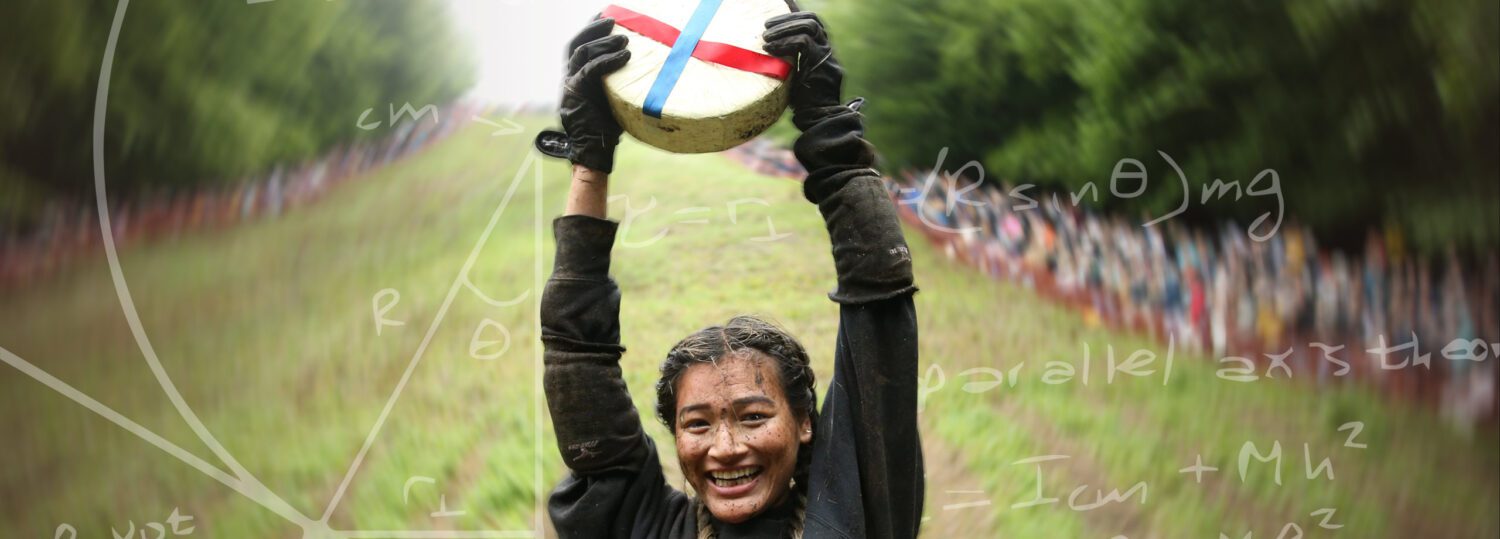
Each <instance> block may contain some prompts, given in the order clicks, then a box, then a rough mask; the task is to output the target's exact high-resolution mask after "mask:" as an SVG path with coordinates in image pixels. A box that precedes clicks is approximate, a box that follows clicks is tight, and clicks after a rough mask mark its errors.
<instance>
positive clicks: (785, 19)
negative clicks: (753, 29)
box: [761, 11, 844, 131]
mask: <svg viewBox="0 0 1500 539" xmlns="http://www.w3.org/2000/svg"><path fill="white" fill-rule="evenodd" d="M761 38H762V39H764V40H765V42H766V44H765V46H764V48H765V50H766V52H768V53H770V54H772V55H775V56H784V57H791V58H795V59H796V65H797V70H796V75H795V76H794V77H792V81H791V97H790V103H789V105H790V106H791V108H792V123H794V124H796V125H797V128H798V129H802V130H804V131H806V130H807V128H808V127H809V126H811V125H812V124H814V123H817V121H818V120H819V119H821V118H823V117H825V116H827V115H829V114H832V113H835V112H837V109H839V108H842V107H840V105H839V103H841V99H840V92H841V91H842V88H843V84H844V68H843V67H842V66H840V65H839V63H838V60H836V59H834V57H833V46H832V45H831V44H830V43H829V41H828V32H827V31H826V30H824V28H823V20H822V19H819V18H818V16H817V15H815V14H813V13H811V12H807V11H797V12H792V13H787V14H785V15H777V16H775V17H771V18H770V19H768V20H767V21H766V33H765V34H763V35H762V36H761Z"/></svg>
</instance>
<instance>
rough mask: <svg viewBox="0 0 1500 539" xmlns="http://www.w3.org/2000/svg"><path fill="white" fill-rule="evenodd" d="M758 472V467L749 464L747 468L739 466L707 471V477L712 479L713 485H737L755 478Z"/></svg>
mask: <svg viewBox="0 0 1500 539" xmlns="http://www.w3.org/2000/svg"><path fill="white" fill-rule="evenodd" d="M759 474H760V467H759V466H751V467H749V468H740V469H738V470H728V471H723V472H709V473H708V477H709V480H710V481H713V483H714V484H715V485H718V486H721V487H737V486H740V485H743V484H745V483H749V482H751V481H753V480H755V476H756V475H759Z"/></svg>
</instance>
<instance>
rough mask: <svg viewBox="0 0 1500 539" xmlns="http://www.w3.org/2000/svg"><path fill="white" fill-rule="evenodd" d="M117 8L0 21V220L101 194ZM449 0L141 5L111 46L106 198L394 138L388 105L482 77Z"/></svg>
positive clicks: (35, 5) (189, 184)
mask: <svg viewBox="0 0 1500 539" xmlns="http://www.w3.org/2000/svg"><path fill="white" fill-rule="evenodd" d="M115 8H116V3H115V2H113V1H109V0H50V1H47V2H19V3H17V4H16V5H11V6H7V7H6V8H5V11H6V12H8V15H7V16H4V17H0V34H4V35H6V36H7V37H6V39H7V42H9V43H12V45H7V46H6V47H4V48H0V90H3V95H4V101H3V102H4V107H5V109H6V113H4V114H0V223H3V222H6V221H9V222H10V223H11V224H12V225H14V224H15V223H17V222H24V221H25V219H26V218H27V216H28V213H29V212H35V211H38V210H37V208H38V206H40V205H41V204H42V203H45V202H46V201H49V200H55V199H58V198H72V199H78V198H81V197H88V196H92V193H93V173H92V136H93V135H92V129H93V115H94V97H95V89H96V85H97V83H98V76H99V71H100V65H101V61H102V60H103V58H104V53H105V45H106V42H107V38H108V35H109V30H110V23H111V21H112V19H113V17H114V14H115ZM472 64H473V62H472V58H471V56H470V55H469V52H468V46H467V44H466V43H463V42H462V41H461V39H460V38H459V37H458V36H457V35H456V34H455V32H454V28H453V24H452V18H451V17H450V15H449V14H448V12H447V6H446V5H445V4H444V3H443V2H441V1H440V0H399V1H369V2H325V1H308V0H274V1H266V2H257V3H249V2H244V1H231V0H213V1H203V0H136V1H135V2H131V3H130V4H129V9H128V10H127V12H126V14H125V17H124V20H123V23H122V26H121V31H120V36H119V39H118V43H117V44H116V47H115V49H114V55H113V74H112V77H111V81H110V85H109V88H108V91H109V93H108V100H109V102H108V103H109V104H108V109H107V112H106V124H107V129H106V130H105V133H104V135H105V139H104V143H105V144H104V148H105V160H106V163H107V168H106V173H107V175H108V179H109V188H110V190H111V194H112V195H114V194H116V193H118V194H122V195H124V194H128V193H130V192H132V191H137V190H162V189H177V188H199V187H205V186H213V185H215V184H220V183H230V182H233V181H235V180H236V179H237V178H239V177H242V176H244V175H248V174H253V173H257V172H263V171H265V170H266V169H268V168H270V167H272V166H274V165H275V164H280V163H291V162H296V161H299V160H303V159H307V158H309V157H312V156H316V155H319V154H321V153H324V152H326V151H328V150H330V149H331V148H333V147H334V146H336V145H338V144H341V143H345V142H353V141H356V140H359V139H364V138H369V137H380V136H383V135H386V134H388V132H387V131H385V130H364V129H360V128H359V127H357V126H356V123H357V122H356V119H357V118H358V117H359V115H360V114H361V112H362V111H364V110H366V109H369V108H371V107H374V108H375V109H376V110H378V111H384V110H385V109H386V107H387V106H388V104H389V103H397V104H404V103H408V102H409V103H413V104H416V106H418V107H420V106H422V105H423V104H442V103H447V102H449V101H451V100H452V99H454V98H456V97H457V96H458V95H459V94H461V93H462V92H463V91H465V90H466V89H467V88H469V87H470V86H471V85H472V83H473V80H474V79H473V77H474V70H473V65H472Z"/></svg>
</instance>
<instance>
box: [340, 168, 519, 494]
mask: <svg viewBox="0 0 1500 539" xmlns="http://www.w3.org/2000/svg"><path fill="white" fill-rule="evenodd" d="M535 160H536V156H535V155H534V154H530V153H528V154H527V156H526V160H525V161H524V162H522V164H521V169H520V170H518V171H516V178H515V179H514V180H511V182H510V189H508V190H506V192H505V199H504V200H501V201H500V205H499V206H496V207H495V212H494V213H493V214H491V215H490V223H489V225H488V226H486V227H485V228H484V233H483V234H481V235H480V236H479V241H477V242H475V243H474V248H473V249H472V250H470V251H469V259H468V260H466V261H464V266H463V268H462V269H460V270H459V271H458V275H457V276H456V277H454V278H453V284H452V285H450V286H449V287H448V296H447V297H446V298H443V305H442V306H441V307H438V312H437V316H436V317H434V318H433V320H432V324H431V325H429V326H428V327H427V334H426V335H425V336H423V337H422V343H421V344H419V345H417V351H416V352H415V353H413V354H412V356H411V362H410V363H408V364H407V365H406V372H404V373H402V374H401V381H399V382H397V383H396V389H395V391H393V392H391V397H390V398H389V399H387V400H386V401H385V408H384V409H382V410H381V411H380V416H379V417H378V418H376V419H375V426H374V427H373V428H371V429H370V434H369V435H368V436H366V437H365V443H364V445H363V446H361V447H360V448H359V453H357V454H355V455H354V462H353V463H352V464H350V465H349V472H348V473H345V474H344V480H343V481H341V482H340V483H339V488H338V490H337V491H335V492H334V493H333V499H332V500H330V501H329V502H328V508H327V509H325V510H324V511H323V518H322V519H320V522H323V523H327V522H328V519H329V517H331V516H333V510H334V509H336V508H338V505H339V501H340V500H342V499H343V497H344V491H345V490H348V488H349V481H350V480H352V479H354V474H355V472H358V471H359V466H360V464H362V463H363V462H364V460H365V455H366V454H367V453H369V452H370V446H372V445H374V444H375V438H376V437H377V436H379V435H380V429H381V428H382V427H384V426H385V420H386V418H387V417H389V416H390V415H391V409H392V408H394V407H395V406H396V400H397V399H399V398H400V397H401V392H402V391H403V390H405V389H406V382H407V381H409V380H411V375H412V373H413V372H415V371H416V369H417V364H419V363H421V362H422V354H423V353H425V352H426V351H427V345H428V344H429V343H431V342H432V336H433V335H435V334H437V329H438V326H440V325H442V323H443V316H445V315H447V314H448V307H449V306H451V305H452V304H453V298H455V297H457V296H458V291H459V290H462V289H463V288H464V283H465V282H467V281H468V277H469V270H470V269H471V268H473V267H474V262H475V261H477V260H478V259H479V252H480V251H481V250H483V249H484V244H485V243H486V242H488V241H489V238H490V233H491V232H494V230H495V224H496V223H499V222H500V214H502V213H504V212H505V207H506V206H508V205H510V199H511V197H512V196H514V195H515V194H516V188H517V187H519V186H520V185H521V178H522V176H523V175H524V174H525V173H526V168H527V167H529V166H531V165H532V163H533V161H535ZM537 187H538V188H540V186H537Z"/></svg>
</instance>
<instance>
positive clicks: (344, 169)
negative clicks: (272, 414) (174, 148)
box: [0, 101, 487, 288]
mask: <svg viewBox="0 0 1500 539" xmlns="http://www.w3.org/2000/svg"><path fill="white" fill-rule="evenodd" d="M443 110H444V112H445V113H446V116H447V117H446V118H444V119H442V120H441V121H438V120H437V118H436V117H435V116H432V117H418V118H415V119H413V121H408V122H402V123H400V124H398V125H396V126H394V127H392V128H391V132H390V134H389V135H388V136H386V137H383V138H379V139H374V140H369V141H364V142H358V143H352V144H348V145H344V146H339V147H336V148H334V149H333V150H332V151H330V152H328V153H327V154H325V155H324V156H322V157H321V158H318V159H315V160H311V161H307V162H303V163H299V164H295V165H291V166H285V167H277V168H275V169H273V170H271V171H269V172H268V173H266V174H265V175H263V176H258V177H253V178H247V179H243V180H240V181H234V182H225V184H224V185H222V186H219V185H215V186H205V187H201V188H196V189H177V190H160V191H154V192H139V193H130V194H127V195H124V196H122V197H120V198H113V197H114V193H111V199H110V207H109V219H110V231H111V233H112V235H113V238H114V241H115V244H116V245H126V244H130V243H133V242H136V241H140V240H143V239H150V238H160V237H167V238H171V237H175V236H176V235H177V234H180V233H182V232H184V231H191V230H198V229H203V228H216V227H227V226H231V225H234V224H236V223H240V222H244V221H250V220H254V219H257V218H260V217H263V216H275V215H279V214H280V213H281V212H283V211H285V210H286V209H288V208H291V207H295V206H298V205H301V204H305V203H307V202H309V201H312V200H314V199H316V198H318V197H319V196H321V195H323V194H324V193H326V192H327V191H328V189H329V188H330V187H333V186H334V185H337V184H340V183H343V182H344V181H347V180H350V179H353V178H356V177H359V176H360V175H361V173H363V172H366V171H369V170H372V169H375V168H378V167H380V166H382V165H384V164H386V163H389V162H391V161H393V160H396V159H400V158H401V157H404V156H406V155H409V154H411V153H413V152H416V151H418V150H421V149H423V148H426V147H427V146H429V145H431V144H432V143H433V142H435V141H438V140H441V139H443V138H444V137H446V136H448V135H450V134H452V133H453V132H454V131H455V130H456V129H457V128H459V127H462V126H463V125H465V124H466V123H467V122H468V121H469V119H470V118H471V117H473V116H475V115H483V114H484V113H485V112H486V110H487V108H486V107H485V106H484V105H481V104H478V103H471V102H462V101H461V102H458V103H455V104H453V105H450V106H447V107H443ZM107 185H108V184H106V186H107ZM96 204H97V202H96V201H93V200H84V201H73V202H56V203H53V204H51V205H49V206H48V207H46V208H44V209H43V211H42V213H41V218H40V219H39V220H38V222H37V223H36V224H35V225H34V226H31V227H28V229H27V230H25V231H22V230H16V229H6V228H4V227H3V225H0V288H4V287H10V286H24V285H26V284H28V283H32V282H35V281H36V280H38V279H42V278H45V277H46V276H48V275H50V274H52V273H55V272H57V271H58V270H60V269H62V268H64V267H66V266H67V264H68V263H69V262H70V261H72V260H73V259H76V258H79V257H89V256H95V255H97V254H98V253H100V252H102V243H101V242H102V238H103V235H102V231H101V227H100V225H99V209H98V207H97V206H96Z"/></svg>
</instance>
